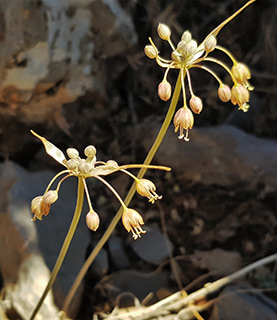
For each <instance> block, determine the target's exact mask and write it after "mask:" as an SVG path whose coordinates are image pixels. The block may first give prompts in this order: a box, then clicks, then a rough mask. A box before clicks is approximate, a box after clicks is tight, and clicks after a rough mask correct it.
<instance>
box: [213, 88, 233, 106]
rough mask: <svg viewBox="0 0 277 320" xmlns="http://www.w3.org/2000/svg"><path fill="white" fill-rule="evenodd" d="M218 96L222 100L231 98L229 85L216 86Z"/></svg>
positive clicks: (225, 100)
mask: <svg viewBox="0 0 277 320" xmlns="http://www.w3.org/2000/svg"><path fill="white" fill-rule="evenodd" d="M217 93H218V96H219V98H220V100H221V101H223V102H227V101H229V100H230V99H231V95H232V94H231V89H230V88H229V86H227V84H223V85H221V86H220V87H219V88H218V91H217Z"/></svg>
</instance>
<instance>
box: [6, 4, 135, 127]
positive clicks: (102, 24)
mask: <svg viewBox="0 0 277 320" xmlns="http://www.w3.org/2000/svg"><path fill="white" fill-rule="evenodd" d="M1 15H3V17H1ZM0 20H1V23H2V24H3V27H2V29H1V31H0V32H1V34H0V41H1V46H0V102H1V103H2V104H4V106H6V107H9V108H11V112H12V113H13V114H15V115H16V114H17V111H16V110H18V109H20V111H21V112H20V117H21V120H22V121H24V122H26V123H29V122H32V123H34V122H36V123H42V122H43V121H45V120H46V119H48V117H49V114H52V115H53V114H54V115H55V117H56V118H57V119H60V118H61V117H62V115H61V108H62V106H63V104H66V103H70V102H73V101H75V100H76V99H77V98H78V97H80V96H82V95H84V94H85V93H87V92H88V91H97V92H98V94H99V93H100V94H103V95H105V88H104V87H105V80H104V79H103V77H102V71H101V66H100V60H101V59H102V58H103V57H105V58H107V57H113V56H115V55H118V54H122V53H124V52H125V51H126V50H127V49H128V48H129V47H130V46H132V45H134V44H135V43H136V42H137V35H136V33H135V29H134V26H133V22H132V20H131V19H130V18H129V16H128V14H127V13H126V12H125V11H124V10H123V9H122V7H121V6H120V3H119V2H118V1H117V0H112V1H109V0H103V1H95V0H82V1H76V0H69V1H52V0H43V1H28V0H22V1H6V0H0ZM15 21H16V23H15ZM115 39H116V41H115ZM111 44H112V45H111ZM95 53H96V54H95ZM60 121H61V119H60Z"/></svg>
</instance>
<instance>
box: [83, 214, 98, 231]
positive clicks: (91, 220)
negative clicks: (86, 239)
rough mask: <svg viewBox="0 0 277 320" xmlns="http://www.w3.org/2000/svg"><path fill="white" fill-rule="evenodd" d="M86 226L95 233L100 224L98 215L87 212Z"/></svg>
mask: <svg viewBox="0 0 277 320" xmlns="http://www.w3.org/2000/svg"><path fill="white" fill-rule="evenodd" d="M86 224H87V226H88V228H89V229H90V230H92V231H96V230H97V229H98V227H99V224H100V218H99V215H98V214H97V213H96V212H95V211H89V212H88V213H87V215H86Z"/></svg>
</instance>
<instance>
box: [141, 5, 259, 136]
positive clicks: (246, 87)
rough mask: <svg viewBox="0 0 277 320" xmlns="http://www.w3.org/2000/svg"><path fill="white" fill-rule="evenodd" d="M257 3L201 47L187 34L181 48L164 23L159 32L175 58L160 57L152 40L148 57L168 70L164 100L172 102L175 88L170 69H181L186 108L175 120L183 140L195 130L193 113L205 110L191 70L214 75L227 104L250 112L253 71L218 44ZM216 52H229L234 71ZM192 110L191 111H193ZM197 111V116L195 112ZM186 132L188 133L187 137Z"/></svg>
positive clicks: (161, 94)
mask: <svg viewBox="0 0 277 320" xmlns="http://www.w3.org/2000/svg"><path fill="white" fill-rule="evenodd" d="M254 1H255V0H250V1H248V2H247V3H246V4H245V5H244V6H243V7H242V8H240V9H239V10H238V11H237V12H235V13H234V14H233V15H232V16H231V17H229V18H228V19H226V20H225V21H224V22H222V23H221V24H220V25H219V26H218V27H217V28H215V29H214V30H213V31H212V32H211V33H210V34H209V35H208V36H207V37H206V38H205V39H204V41H203V42H202V43H201V44H199V45H198V44H197V42H196V40H195V39H193V38H192V34H191V32H190V31H188V30H187V31H185V32H184V33H183V34H182V36H181V40H180V41H179V42H178V43H177V46H174V44H173V43H172V41H171V30H170V28H169V27H168V26H167V25H166V24H164V23H160V24H159V25H158V28H157V33H158V35H159V37H160V38H161V39H162V40H165V41H167V42H168V44H169V45H170V47H171V49H172V52H171V59H164V58H162V57H161V56H160V55H159V51H158V49H157V47H156V46H155V44H154V42H153V40H152V39H151V38H149V41H150V44H148V45H146V46H145V54H146V55H147V56H148V57H149V58H150V59H155V60H156V62H157V64H158V65H159V66H161V67H163V68H165V69H166V71H165V74H164V78H163V80H162V82H161V83H160V84H159V86H158V95H159V97H160V98H161V99H162V100H164V101H168V100H169V99H170V97H171V85H170V84H169V82H168V81H167V75H168V72H169V70H170V69H179V70H180V72H181V82H182V92H183V100H184V102H183V107H182V108H180V109H179V110H178V111H177V113H176V115H175V117H174V121H173V122H174V126H175V131H178V130H180V135H179V138H180V139H182V138H184V139H185V140H189V139H188V129H191V128H192V127H193V123H194V116H193V113H195V114H199V113H200V112H201V111H202V108H203V103H202V100H201V99H200V98H199V97H197V96H196V95H195V94H194V93H193V89H192V84H191V80H190V70H191V69H192V68H201V69H203V70H205V71H207V72H208V73H210V74H211V75H212V76H213V77H214V78H215V79H216V80H217V81H218V83H219V88H218V96H219V98H220V99H221V101H223V102H228V101H231V102H232V104H234V105H238V108H239V110H243V111H244V112H245V111H247V110H248V108H249V105H248V102H249V91H251V90H253V87H252V86H251V85H250V84H249V82H248V80H249V79H250V78H251V74H250V70H249V69H248V67H247V66H246V65H245V64H243V63H241V62H238V61H237V60H236V59H235V58H234V56H233V55H232V54H231V53H230V52H229V51H228V50H227V49H225V48H224V47H222V46H219V45H218V44H217V35H218V33H219V31H220V30H221V29H222V28H223V26H225V25H226V24H227V23H228V22H229V21H231V20H232V19H233V18H234V17H235V16H236V15H238V14H239V13H240V12H241V11H242V10H244V9H245V8H246V7H247V6H248V5H250V4H251V3H252V2H254ZM214 50H220V51H222V52H223V53H225V54H226V55H227V56H228V57H229V58H230V59H231V61H232V64H233V65H232V66H231V68H230V67H229V66H228V65H226V64H225V63H224V62H222V61H220V60H218V59H215V58H213V57H210V56H209V54H210V53H211V52H213V51H214ZM206 62H209V63H210V62H212V63H214V64H217V65H220V66H221V67H222V68H223V69H225V71H227V73H228V74H229V75H230V78H231V80H232V81H233V86H232V88H230V87H229V86H228V85H227V84H225V83H223V81H222V80H221V79H220V77H219V76H218V75H217V74H216V73H215V72H214V71H213V70H212V69H210V67H208V66H206ZM185 78H187V82H188V87H189V92H190V95H191V98H190V100H189V107H188V106H187V101H186V89H185ZM189 108H190V109H189ZM191 111H193V113H192V112H191ZM184 130H185V131H186V134H184Z"/></svg>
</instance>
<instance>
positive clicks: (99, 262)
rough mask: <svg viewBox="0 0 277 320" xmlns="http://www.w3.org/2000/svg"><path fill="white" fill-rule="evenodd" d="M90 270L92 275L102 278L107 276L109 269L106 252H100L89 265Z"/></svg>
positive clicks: (103, 250)
mask: <svg viewBox="0 0 277 320" xmlns="http://www.w3.org/2000/svg"><path fill="white" fill-rule="evenodd" d="M96 244H97V242H94V245H96ZM91 269H92V270H93V273H96V274H97V275H98V276H99V277H103V276H104V275H106V274H107V272H108V269H109V259H108V253H107V250H105V249H101V250H100V252H99V253H98V255H97V256H96V258H95V260H94V261H93V264H92V265H91Z"/></svg>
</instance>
